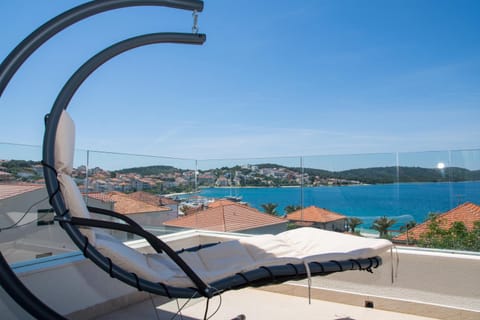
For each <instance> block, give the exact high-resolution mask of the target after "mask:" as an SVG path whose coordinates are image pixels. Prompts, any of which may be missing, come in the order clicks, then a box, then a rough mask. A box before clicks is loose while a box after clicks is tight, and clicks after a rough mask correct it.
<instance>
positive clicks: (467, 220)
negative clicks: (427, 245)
mask: <svg viewBox="0 0 480 320" xmlns="http://www.w3.org/2000/svg"><path fill="white" fill-rule="evenodd" d="M438 221H439V226H440V228H442V229H449V228H450V227H451V226H452V224H453V223H454V222H456V221H461V222H463V223H464V224H465V227H467V230H469V231H471V230H472V229H473V224H474V222H475V221H480V206H479V205H477V204H475V203H472V202H465V203H464V204H461V205H459V206H458V207H455V208H453V209H452V210H450V211H447V212H445V213H442V214H440V215H439V216H438ZM429 225H430V221H426V222H424V223H421V224H419V225H416V226H415V227H413V228H412V229H410V230H409V231H408V237H409V238H410V239H411V240H418V239H419V238H420V236H421V235H422V234H423V233H426V232H428V227H429ZM393 240H394V241H399V242H403V241H407V233H406V232H405V233H402V234H400V235H399V236H397V237H395V238H393Z"/></svg>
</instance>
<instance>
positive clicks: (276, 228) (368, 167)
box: [0, 144, 480, 262]
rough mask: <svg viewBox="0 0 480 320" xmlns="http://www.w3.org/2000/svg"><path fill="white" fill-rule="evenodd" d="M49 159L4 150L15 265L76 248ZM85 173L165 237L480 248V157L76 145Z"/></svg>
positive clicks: (6, 212) (2, 224)
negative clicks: (47, 168) (144, 150)
mask: <svg viewBox="0 0 480 320" xmlns="http://www.w3.org/2000/svg"><path fill="white" fill-rule="evenodd" d="M40 159H41V148H40V147H36V146H24V145H14V144H0V160H1V161H2V162H1V163H0V187H1V188H2V192H1V194H0V196H1V197H0V218H1V221H0V228H2V231H1V232H0V248H1V250H2V253H3V254H4V255H6V257H7V259H8V261H9V262H18V261H24V260H30V259H35V258H39V257H45V256H49V255H55V254H60V253H65V252H68V251H73V250H76V248H75V246H74V245H73V244H72V242H71V241H70V240H69V239H68V237H67V236H66V235H65V233H64V232H63V231H62V230H61V229H60V228H59V227H58V225H57V223H54V222H53V220H52V212H51V209H50V206H49V204H48V199H47V194H46V191H45V187H44V181H43V176H42V174H43V173H42V166H41V164H40ZM74 167H75V170H74V172H73V177H74V178H75V180H76V182H77V184H78V186H79V188H80V190H81V191H82V192H83V194H84V197H85V200H86V202H87V203H88V204H89V205H91V206H96V207H101V208H105V209H109V210H114V211H117V212H120V213H122V214H125V215H128V216H129V217H131V218H132V219H134V220H136V221H137V222H138V223H140V224H141V225H143V226H144V227H145V228H147V229H148V230H149V231H152V232H153V233H155V234H157V235H164V234H168V233H172V232H173V233H174V232H178V231H180V230H190V229H200V230H210V231H216V232H238V233H248V234H261V233H278V232H281V231H284V230H288V229H290V228H297V227H302V226H311V227H316V228H322V229H327V230H333V231H339V232H350V233H355V234H358V235H361V236H370V237H378V236H381V237H386V238H389V239H392V240H393V241H395V242H397V243H399V244H401V245H409V246H412V245H413V246H422V247H429V248H431V247H433V248H442V249H455V250H466V251H480V248H478V243H480V239H479V235H480V225H479V223H480V222H477V221H478V220H479V219H478V216H479V214H480V207H479V205H480V150H462V151H438V152H416V153H384V154H363V155H326V156H308V157H307V156H306V157H300V156H299V157H278V158H252V159H218V160H192V159H178V158H168V157H158V156H145V155H131V154H120V153H111V152H100V151H85V150H77V151H76V157H75V163H74ZM220 199H222V201H218V200H220ZM425 222H427V223H426V224H425ZM452 222H455V223H452ZM111 233H112V234H113V235H114V236H116V237H118V238H119V239H121V240H124V241H126V240H133V239H137V238H136V237H135V236H134V235H131V234H125V233H121V232H113V231H111Z"/></svg>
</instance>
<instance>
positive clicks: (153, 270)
mask: <svg viewBox="0 0 480 320" xmlns="http://www.w3.org/2000/svg"><path fill="white" fill-rule="evenodd" d="M95 248H96V249H97V250H98V251H100V253H102V254H103V255H104V256H105V257H108V258H110V259H111V260H112V262H114V263H115V264H116V265H118V266H119V267H121V268H123V269H125V270H127V271H129V272H134V273H136V274H137V275H138V276H139V277H142V278H144V279H147V280H150V281H153V282H159V281H162V280H163V279H167V280H168V279H169V278H172V277H174V276H175V274H176V273H178V271H177V270H171V269H169V268H168V266H169V265H170V266H172V265H173V264H172V263H166V262H164V263H160V262H159V261H157V262H155V261H151V262H150V263H149V262H148V261H147V255H144V254H143V253H141V252H138V251H136V250H135V249H132V248H130V247H128V246H126V245H125V244H123V243H122V242H121V241H119V240H117V239H115V238H113V237H112V236H110V235H107V234H105V233H96V243H95ZM162 256H163V255H157V257H156V259H158V260H160V261H162V260H163V257H162ZM167 259H168V258H167Z"/></svg>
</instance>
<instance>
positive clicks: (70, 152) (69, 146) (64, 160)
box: [54, 110, 75, 174]
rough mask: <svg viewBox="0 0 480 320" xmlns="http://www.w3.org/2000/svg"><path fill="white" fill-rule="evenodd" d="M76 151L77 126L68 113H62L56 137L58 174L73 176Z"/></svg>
mask: <svg viewBox="0 0 480 320" xmlns="http://www.w3.org/2000/svg"><path fill="white" fill-rule="evenodd" d="M74 151H75V124H74V122H73V120H72V118H71V117H70V115H69V114H68V113H67V111H65V110H64V111H62V114H61V115H60V120H59V122H58V126H57V133H56V135H55V150H54V152H55V169H56V170H57V173H67V174H72V170H73V157H74Z"/></svg>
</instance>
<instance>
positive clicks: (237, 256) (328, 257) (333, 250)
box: [44, 110, 392, 298]
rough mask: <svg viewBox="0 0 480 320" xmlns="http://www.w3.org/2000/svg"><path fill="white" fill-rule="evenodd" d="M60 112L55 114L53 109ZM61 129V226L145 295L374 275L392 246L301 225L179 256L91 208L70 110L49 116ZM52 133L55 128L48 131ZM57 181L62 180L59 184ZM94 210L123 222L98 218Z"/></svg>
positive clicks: (57, 158) (53, 155)
mask: <svg viewBox="0 0 480 320" xmlns="http://www.w3.org/2000/svg"><path fill="white" fill-rule="evenodd" d="M52 112H53V111H52ZM55 118H56V119H58V121H56V123H54V121H52V119H55ZM47 126H55V129H56V130H54V131H56V132H55V135H53V136H52V138H53V140H54V141H51V142H52V144H53V146H54V148H52V149H51V150H48V148H47V150H44V152H47V153H49V156H48V157H47V158H49V159H50V161H53V162H52V165H50V164H49V163H48V162H46V161H44V165H45V166H46V169H45V170H46V173H48V174H46V179H47V180H49V182H47V184H48V183H52V182H53V184H56V185H57V186H58V187H56V188H55V189H54V190H53V192H50V193H51V194H50V197H51V200H52V205H53V207H54V209H55V212H56V214H57V221H59V222H60V224H61V226H62V227H63V228H65V229H66V231H67V232H68V233H69V234H70V236H71V237H72V239H73V240H74V242H75V243H76V244H77V245H78V246H79V248H80V249H81V250H82V251H83V253H84V254H85V256H86V257H88V258H90V259H92V260H93V261H94V262H95V263H96V264H97V265H99V266H100V267H101V268H102V269H104V270H105V271H107V272H108V273H109V274H110V275H111V276H112V277H115V278H118V279H120V280H122V281H124V282H126V283H128V284H130V285H133V286H135V287H137V288H138V290H142V291H148V292H152V293H155V294H160V295H164V296H168V297H184V298H185V297H192V296H193V297H196V296H204V297H208V298H210V297H212V296H214V295H216V294H219V293H221V292H224V291H226V290H229V289H239V288H242V287H245V286H261V285H264V284H269V283H280V282H284V281H287V280H298V279H303V278H307V277H309V276H310V275H311V276H315V275H327V274H331V273H334V272H340V271H346V270H368V271H371V270H372V268H376V267H378V266H379V265H380V264H381V258H380V257H379V255H381V254H382V253H384V252H385V251H387V250H389V249H390V248H391V246H392V244H391V242H390V241H388V240H383V239H368V238H362V237H357V236H352V235H345V234H341V233H337V232H332V231H325V230H320V229H316V228H299V229H294V230H290V231H286V232H283V233H280V234H277V235H259V236H252V237H246V238H244V239H239V240H231V241H226V242H222V243H219V244H216V245H213V246H207V247H204V248H200V249H198V250H184V251H183V252H175V251H174V250H172V249H171V248H170V247H169V246H168V244H166V243H165V242H163V241H162V240H161V239H159V238H157V237H156V236H154V235H152V234H150V233H148V232H147V231H145V230H144V229H143V228H142V227H141V226H139V225H138V224H137V223H135V222H134V221H133V220H131V219H130V218H128V217H126V216H124V215H121V214H118V213H114V212H111V211H108V210H102V209H96V208H91V207H87V206H86V204H85V202H84V200H83V197H82V195H81V193H80V191H79V189H78V187H77V185H76V183H75V181H74V180H73V178H72V176H71V174H72V170H73V158H74V145H75V128H74V123H73V121H72V119H71V118H70V116H69V114H68V113H67V111H65V110H61V113H60V116H58V117H55V116H53V115H52V113H51V114H50V115H49V120H48V121H47ZM48 130H51V128H50V129H48V128H47V131H48ZM52 179H54V180H53V181H52ZM90 212H95V213H97V214H100V215H106V216H110V217H113V218H115V219H118V220H121V221H122V223H117V222H111V221H105V220H98V219H94V218H93V217H92V215H91V213H90ZM104 229H114V230H122V231H125V232H130V233H134V234H137V235H139V236H141V237H143V238H145V239H146V240H147V241H148V242H149V244H150V245H151V246H152V247H153V248H154V249H155V251H156V252H157V253H156V254H143V253H140V252H138V251H136V250H135V249H132V248H130V247H128V246H127V245H125V244H124V243H122V242H121V241H119V240H117V239H115V238H114V237H112V236H111V235H109V234H108V233H107V232H105V231H104Z"/></svg>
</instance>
